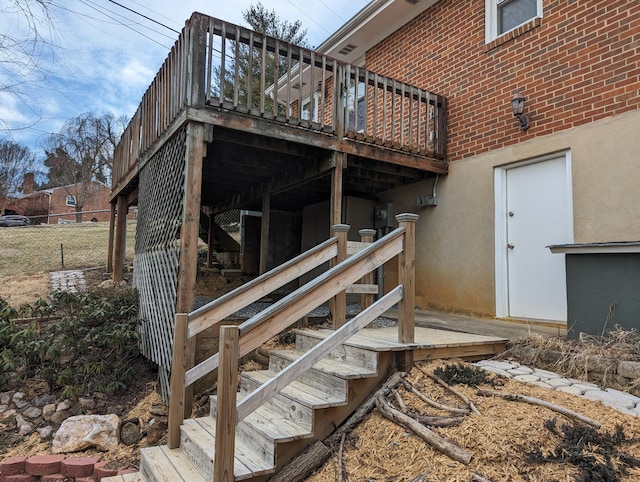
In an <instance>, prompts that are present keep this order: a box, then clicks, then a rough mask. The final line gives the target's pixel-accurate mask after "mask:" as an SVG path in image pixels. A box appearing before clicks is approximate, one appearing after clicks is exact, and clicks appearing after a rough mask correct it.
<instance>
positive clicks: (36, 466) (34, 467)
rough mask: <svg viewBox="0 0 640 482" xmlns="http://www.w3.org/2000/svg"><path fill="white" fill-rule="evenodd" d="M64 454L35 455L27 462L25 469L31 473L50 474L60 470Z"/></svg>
mask: <svg viewBox="0 0 640 482" xmlns="http://www.w3.org/2000/svg"><path fill="white" fill-rule="evenodd" d="M63 460H64V455H34V456H33V457H29V458H28V459H27V461H26V462H25V466H24V470H25V472H27V473H28V474H31V475H36V476H37V475H50V474H57V473H59V472H60V462H62V461H63Z"/></svg>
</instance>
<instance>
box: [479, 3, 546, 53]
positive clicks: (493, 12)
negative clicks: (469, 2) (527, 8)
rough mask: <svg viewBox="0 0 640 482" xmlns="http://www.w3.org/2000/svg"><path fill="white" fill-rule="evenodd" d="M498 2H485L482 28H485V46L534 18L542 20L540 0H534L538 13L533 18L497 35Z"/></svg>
mask: <svg viewBox="0 0 640 482" xmlns="http://www.w3.org/2000/svg"><path fill="white" fill-rule="evenodd" d="M499 2H500V0H485V7H484V27H485V43H487V44H488V43H490V42H492V41H494V40H496V39H497V38H500V37H502V36H503V35H506V34H508V33H509V32H512V31H513V30H515V29H517V28H518V27H520V26H522V25H525V24H526V23H528V22H531V21H533V20H535V19H536V18H542V12H543V9H542V0H536V3H537V5H536V7H537V11H538V13H537V15H536V16H535V17H531V18H530V19H528V20H527V21H525V22H522V23H521V24H520V25H516V26H515V27H513V28H512V29H511V30H507V31H506V32H503V33H501V34H498V3H499ZM500 3H502V2H500Z"/></svg>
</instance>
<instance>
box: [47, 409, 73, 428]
mask: <svg viewBox="0 0 640 482" xmlns="http://www.w3.org/2000/svg"><path fill="white" fill-rule="evenodd" d="M70 416H71V412H67V411H66V410H62V411H56V412H54V413H52V414H51V423H55V424H56V425H60V424H61V423H63V422H64V421H65V420H66V419H68V418H69V417H70Z"/></svg>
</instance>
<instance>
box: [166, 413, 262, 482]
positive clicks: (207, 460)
mask: <svg viewBox="0 0 640 482" xmlns="http://www.w3.org/2000/svg"><path fill="white" fill-rule="evenodd" d="M215 444H216V441H215V432H214V434H212V433H210V432H209V431H208V430H207V429H206V428H205V427H203V426H202V425H201V424H200V423H199V419H195V418H190V419H186V420H185V421H184V422H183V424H182V426H181V427H180V449H181V450H182V451H184V453H185V454H186V456H187V457H188V458H189V460H190V461H191V463H192V464H193V466H194V467H195V468H196V470H197V471H198V473H199V474H200V476H201V477H204V476H205V475H207V474H211V476H207V477H206V479H205V480H208V481H211V479H212V477H213V454H214V453H215ZM233 472H234V477H235V480H246V479H250V478H252V477H253V472H252V471H251V469H249V468H248V467H247V466H246V465H245V464H244V463H243V461H242V460H240V459H239V458H237V457H236V459H235V462H234V467H233ZM178 480H180V479H178ZM186 480H187V481H189V479H186ZM189 482H190V481H189Z"/></svg>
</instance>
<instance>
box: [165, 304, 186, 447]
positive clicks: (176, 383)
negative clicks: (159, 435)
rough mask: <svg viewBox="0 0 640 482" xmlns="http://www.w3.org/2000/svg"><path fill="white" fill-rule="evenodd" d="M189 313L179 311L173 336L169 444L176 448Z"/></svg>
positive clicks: (178, 444) (182, 393) (183, 389)
mask: <svg viewBox="0 0 640 482" xmlns="http://www.w3.org/2000/svg"><path fill="white" fill-rule="evenodd" d="M188 323H189V315H187V314H185V313H178V314H176V317H175V328H174V336H173V357H172V359H171V382H170V390H171V393H170V395H169V435H168V438H167V446H168V447H169V448H170V449H175V448H177V447H179V446H180V425H182V421H183V420H184V402H185V396H184V394H185V386H184V383H185V382H184V378H185V372H186V371H187V327H188Z"/></svg>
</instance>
